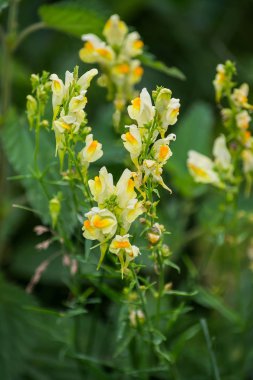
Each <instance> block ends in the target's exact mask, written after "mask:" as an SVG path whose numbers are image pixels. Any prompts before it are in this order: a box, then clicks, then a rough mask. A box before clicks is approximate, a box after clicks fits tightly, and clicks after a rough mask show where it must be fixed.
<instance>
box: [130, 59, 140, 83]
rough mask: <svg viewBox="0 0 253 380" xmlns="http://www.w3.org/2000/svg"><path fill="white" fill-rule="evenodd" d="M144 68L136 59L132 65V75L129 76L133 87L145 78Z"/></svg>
mask: <svg viewBox="0 0 253 380" xmlns="http://www.w3.org/2000/svg"><path fill="white" fill-rule="evenodd" d="M143 72H144V70H143V68H142V67H141V63H140V61H138V60H137V59H134V60H132V61H131V64H130V73H129V75H128V81H129V83H130V84H131V85H133V84H135V83H138V82H140V80H141V78H142V76H143Z"/></svg>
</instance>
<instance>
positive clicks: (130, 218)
mask: <svg viewBox="0 0 253 380" xmlns="http://www.w3.org/2000/svg"><path fill="white" fill-rule="evenodd" d="M144 211H145V208H144V206H143V203H142V202H141V201H139V202H138V200H137V198H134V199H130V200H129V202H128V204H127V205H126V207H125V209H124V210H123V212H122V215H121V220H122V228H123V230H124V231H125V232H127V231H129V228H130V226H131V224H132V223H133V222H134V221H135V220H136V219H137V218H138V217H139V216H140V215H141V214H143V213H144Z"/></svg>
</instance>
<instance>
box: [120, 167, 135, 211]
mask: <svg viewBox="0 0 253 380" xmlns="http://www.w3.org/2000/svg"><path fill="white" fill-rule="evenodd" d="M132 177H133V173H132V172H131V171H130V170H129V169H125V170H124V171H123V173H122V175H121V177H120V179H119V180H118V182H117V185H116V195H117V200H118V205H119V207H120V208H123V209H124V208H125V207H127V204H128V203H129V201H130V200H131V199H133V198H135V197H136V192H135V191H134V181H133V179H132Z"/></svg>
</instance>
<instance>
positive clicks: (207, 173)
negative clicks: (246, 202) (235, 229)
mask: <svg viewBox="0 0 253 380" xmlns="http://www.w3.org/2000/svg"><path fill="white" fill-rule="evenodd" d="M235 73H236V68H235V65H234V64H233V63H232V62H230V61H227V62H225V64H219V65H218V66H217V73H216V76H215V79H214V82H213V83H214V87H215V92H216V100H217V102H218V103H219V104H220V105H221V115H222V119H223V124H224V128H225V134H224V136H221V137H219V138H218V139H216V142H215V144H214V151H213V153H214V156H215V160H214V162H213V161H211V160H210V159H209V158H207V157H203V155H200V154H199V153H197V152H193V151H190V152H189V158H188V168H189V170H190V173H191V174H192V176H193V177H194V179H195V180H196V181H197V182H203V183H212V184H214V185H215V186H219V187H224V182H226V181H227V184H228V185H229V184H233V183H235V182H236V183H237V184H238V183H240V182H241V181H242V179H243V178H244V177H245V179H246V181H247V182H248V184H250V183H251V182H252V176H253V137H252V136H251V132H250V121H251V116H250V113H251V112H252V111H253V106H252V105H251V104H250V103H249V101H248V94H249V86H248V84H247V83H243V84H242V85H241V86H239V87H236V85H235V83H234V82H233V75H234V74H235ZM223 99H224V103H225V107H223V106H222V104H221V101H222V100H223ZM217 155H218V156H217ZM242 174H243V175H242Z"/></svg>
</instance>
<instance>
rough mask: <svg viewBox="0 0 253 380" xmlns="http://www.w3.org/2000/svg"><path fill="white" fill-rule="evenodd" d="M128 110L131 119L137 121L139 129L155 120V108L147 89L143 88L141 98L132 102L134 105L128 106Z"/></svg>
mask: <svg viewBox="0 0 253 380" xmlns="http://www.w3.org/2000/svg"><path fill="white" fill-rule="evenodd" d="M127 110H128V114H129V116H130V118H131V119H133V120H136V121H137V123H138V126H139V127H143V126H144V125H145V124H148V123H149V122H151V121H152V120H153V118H154V115H155V108H154V106H153V105H152V101H151V97H150V95H149V93H148V91H147V89H146V88H143V90H142V91H141V93H140V96H139V97H137V98H135V99H133V100H132V105H131V106H128V108H127Z"/></svg>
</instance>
